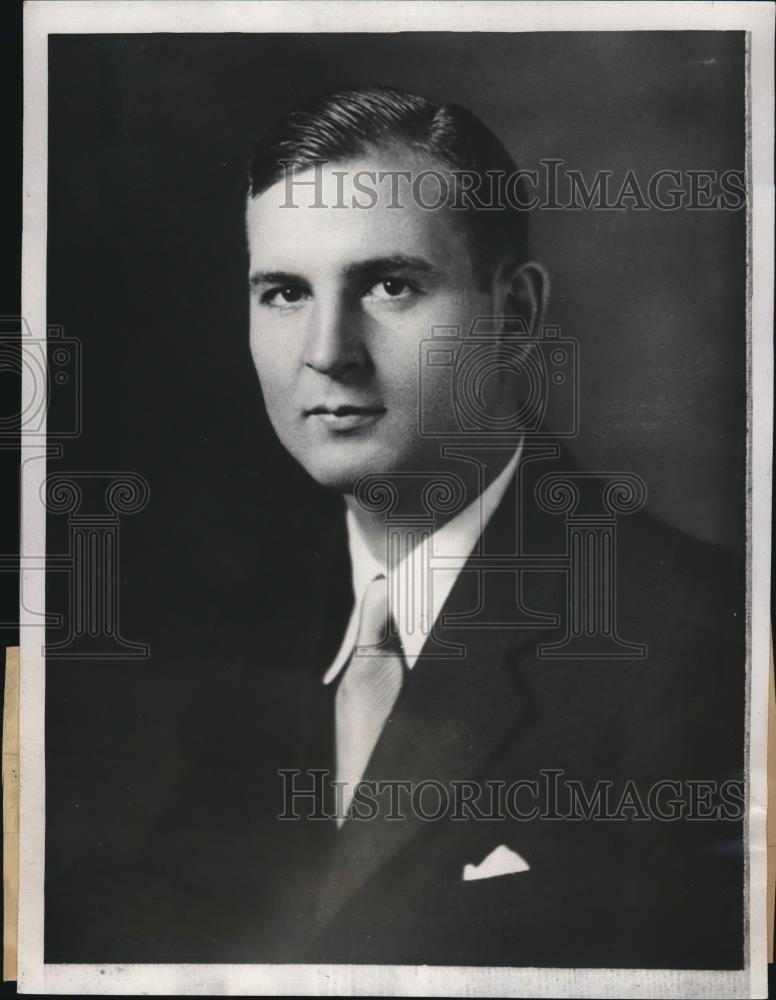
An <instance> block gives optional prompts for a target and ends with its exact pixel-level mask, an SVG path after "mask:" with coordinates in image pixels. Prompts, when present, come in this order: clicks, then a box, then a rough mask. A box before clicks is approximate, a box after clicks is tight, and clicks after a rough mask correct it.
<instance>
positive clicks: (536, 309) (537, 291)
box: [494, 260, 550, 337]
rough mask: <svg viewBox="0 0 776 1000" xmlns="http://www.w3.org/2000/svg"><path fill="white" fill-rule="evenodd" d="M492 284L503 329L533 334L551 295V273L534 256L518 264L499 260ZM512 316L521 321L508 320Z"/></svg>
mask: <svg viewBox="0 0 776 1000" xmlns="http://www.w3.org/2000/svg"><path fill="white" fill-rule="evenodd" d="M494 286H495V287H494V290H495V292H496V295H497V296H498V302H499V312H500V313H501V315H503V316H504V317H505V323H504V328H503V329H504V332H505V333H528V335H529V336H531V337H533V336H535V335H536V334H537V333H538V332H539V329H540V328H541V325H542V321H543V319H544V314H545V310H546V308H547V302H548V300H549V296H550V276H549V274H548V273H547V270H546V268H545V267H544V265H543V264H539V263H538V262H537V261H534V260H529V261H527V262H526V263H524V264H519V265H514V264H511V265H510V264H506V263H505V264H502V265H501V267H500V268H499V270H498V272H497V274H496V279H495V283H494ZM511 317H515V318H518V319H519V320H521V321H522V322H519V321H518V322H512V323H510V322H509V318H511Z"/></svg>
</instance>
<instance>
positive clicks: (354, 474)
mask: <svg viewBox="0 0 776 1000" xmlns="http://www.w3.org/2000/svg"><path fill="white" fill-rule="evenodd" d="M297 460H298V461H299V463H300V464H301V466H302V468H303V469H304V470H305V471H306V472H307V474H308V475H309V476H311V477H312V478H313V479H314V480H315V481H316V483H318V485H319V486H322V487H324V489H327V490H332V491H334V492H336V493H343V494H347V495H350V496H352V495H353V494H355V493H356V491H357V490H359V491H363V490H370V489H374V488H377V487H378V485H379V482H378V481H379V480H381V479H383V480H385V481H386V482H387V481H388V480H390V478H391V473H392V472H393V471H395V467H394V465H393V464H392V463H391V461H390V460H389V459H386V461H384V462H380V461H379V460H378V459H377V458H376V457H375V456H371V457H370V459H368V460H364V459H362V460H360V461H359V460H353V461H349V462H348V461H342V460H341V459H340V460H339V461H326V456H325V455H323V454H321V453H320V452H319V453H318V454H316V455H312V456H311V455H306V456H304V458H299V459H297Z"/></svg>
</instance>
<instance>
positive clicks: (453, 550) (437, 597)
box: [323, 443, 522, 684]
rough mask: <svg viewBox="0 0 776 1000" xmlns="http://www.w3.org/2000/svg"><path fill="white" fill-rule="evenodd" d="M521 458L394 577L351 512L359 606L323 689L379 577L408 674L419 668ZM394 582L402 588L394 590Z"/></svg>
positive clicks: (346, 653) (345, 653) (348, 647)
mask: <svg viewBox="0 0 776 1000" xmlns="http://www.w3.org/2000/svg"><path fill="white" fill-rule="evenodd" d="M521 452H522V443H521V445H520V446H519V447H518V449H517V450H516V451H515V453H514V455H513V456H512V458H511V459H510V460H509V462H508V463H507V465H506V466H505V467H504V468H503V469H502V470H501V472H500V473H499V474H498V476H496V478H495V479H494V480H493V482H492V483H491V484H490V486H488V487H487V489H485V490H483V492H482V493H481V494H480V496H478V497H477V499H476V500H474V501H473V502H472V503H470V504H469V506H468V507H466V508H465V509H464V510H462V511H461V513H460V514H456V516H455V517H454V518H452V520H450V521H448V522H447V523H446V524H444V525H443V526H442V527H441V528H440V529H439V530H438V531H435V532H434V533H433V534H432V535H430V536H428V537H426V538H424V539H422V540H421V541H420V542H419V544H417V545H416V546H415V548H413V549H412V550H411V551H410V552H408V553H407V554H406V555H405V556H404V558H403V559H401V560H400V561H399V562H398V563H397V565H396V567H395V568H394V567H391V570H390V572H389V570H388V569H387V568H386V566H385V565H383V564H382V563H381V562H380V561H379V560H377V559H375V557H374V556H373V555H372V553H371V552H370V551H369V548H368V546H367V543H366V540H365V538H364V535H363V533H362V531H361V529H360V527H359V525H358V523H357V521H356V519H355V517H354V516H353V514H352V513H351V511H350V510H348V512H347V514H346V522H347V528H348V546H349V550H350V563H351V569H352V579H353V593H354V595H355V602H354V605H353V612H352V614H351V616H350V622H349V623H348V627H347V629H346V630H345V636H344V638H343V640H342V645H341V646H340V649H339V652H338V653H337V655H336V656H335V658H334V661H333V662H332V664H331V666H330V667H329V669H328V670H327V671H326V673H325V674H324V677H323V683H324V684H330V683H331V682H332V681H333V680H334V679H335V678H336V677H337V676H338V675H339V673H340V671H341V670H342V668H343V667H344V666H345V664H346V663H347V662H348V659H349V658H350V654H351V653H352V652H353V646H354V645H355V641H356V632H357V631H358V619H359V609H360V607H361V601H362V599H363V596H364V593H365V592H366V589H367V587H368V586H369V584H370V583H371V582H372V580H374V578H375V577H376V576H378V575H380V574H382V575H384V576H387V577H388V580H389V587H390V588H391V589H392V592H393V600H392V602H391V608H392V612H393V616H394V619H395V621H396V627H397V629H398V633H399V638H400V639H401V644H402V650H403V652H404V659H405V662H406V665H407V668H408V669H409V670H411V669H412V668H413V667H414V666H415V664H416V663H417V660H418V657H419V656H420V652H421V650H422V648H423V645H424V643H425V641H426V639H427V638H428V635H429V634H430V632H431V630H432V628H433V627H434V623H435V622H436V620H437V618H438V616H439V612H440V611H441V610H442V608H443V607H444V603H445V601H446V600H447V598H448V595H449V594H450V591H451V590H452V589H453V585H454V584H455V581H456V580H457V579H458V574H459V573H460V572H461V570H462V569H463V567H464V566H465V564H466V561H467V560H468V558H469V556H470V555H471V552H472V550H473V549H474V547H475V545H476V544H477V541H478V539H479V537H480V535H481V534H482V532H483V531H484V530H485V526H486V525H487V523H488V521H490V519H491V517H492V516H493V514H494V512H495V510H496V508H497V507H498V505H499V504H500V503H501V499H502V497H503V496H504V494H505V493H506V491H507V487H508V486H509V483H510V481H511V480H512V479H513V478H514V475H515V469H516V468H517V463H518V462H519V461H520V453H521ZM392 580H393V581H394V582H395V584H398V586H396V585H394V586H391V581H392Z"/></svg>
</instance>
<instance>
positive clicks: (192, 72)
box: [46, 32, 746, 960]
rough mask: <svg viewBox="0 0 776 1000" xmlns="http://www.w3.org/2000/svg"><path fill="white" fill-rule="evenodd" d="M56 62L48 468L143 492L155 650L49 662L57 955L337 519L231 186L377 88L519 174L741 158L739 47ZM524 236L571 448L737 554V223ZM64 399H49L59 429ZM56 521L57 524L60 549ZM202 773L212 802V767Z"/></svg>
mask: <svg viewBox="0 0 776 1000" xmlns="http://www.w3.org/2000/svg"><path fill="white" fill-rule="evenodd" d="M49 55H50V65H49V88H50V104H49V230H48V320H49V323H57V324H61V325H62V326H63V327H64V331H65V334H66V335H67V336H70V337H76V338H78V339H79V340H80V341H81V343H82V349H83V377H82V381H81V386H80V391H81V393H82V401H83V431H82V434H81V436H80V437H78V438H77V439H74V440H69V441H67V443H66V444H65V452H64V457H63V459H62V460H60V461H59V462H51V463H50V465H49V471H50V472H52V473H54V472H57V471H59V470H62V471H66V472H77V471H81V472H84V471H101V472H105V471H108V472H122V471H131V472H136V473H139V474H141V475H142V476H144V477H145V478H146V479H147V480H148V482H149V484H150V489H151V500H150V503H149V505H148V507H147V508H146V509H145V510H143V511H142V512H140V513H137V514H135V515H132V516H127V517H125V518H123V519H122V521H121V529H120V535H121V563H120V567H121V575H120V616H121V630H122V632H123V634H124V636H125V637H126V638H127V639H129V640H135V641H142V642H147V643H150V646H151V658H150V660H147V661H141V662H137V661H135V662H131V661H128V662H106V661H100V660H94V661H89V660H83V661H80V662H79V661H76V662H64V661H58V660H56V659H53V658H51V659H50V660H49V663H48V669H47V837H48V841H47V843H48V848H47V849H48V855H47V913H46V918H47V935H48V936H47V949H48V948H49V945H50V942H51V941H52V940H53V941H54V942H56V941H68V940H69V939H71V940H72V939H73V935H76V937H77V934H78V933H79V931H78V929H79V928H80V927H81V926H87V925H88V926H90V927H93V926H94V925H96V924H98V923H99V914H98V913H94V912H93V910H94V907H95V905H96V904H95V900H96V899H99V894H98V893H97V894H95V893H96V892H97V890H96V889H95V887H98V886H101V887H102V891H106V887H107V888H108V889H110V892H111V895H112V896H113V897H114V898H121V897H122V893H123V892H124V891H125V889H126V888H127V887H128V886H130V885H131V883H132V882H133V880H136V879H137V878H138V873H137V871H136V870H135V869H133V868H132V865H131V863H130V861H129V860H128V859H130V858H132V857H133V856H135V855H136V854H137V852H138V851H143V850H150V851H152V846H153V841H154V836H155V829H156V827H157V825H158V824H160V823H163V822H164V817H165V816H166V815H167V811H169V809H170V808H171V805H170V802H171V799H172V801H174V794H175V790H176V788H178V787H179V786H180V779H181V775H182V774H183V773H184V772H185V769H186V767H187V762H186V759H185V752H184V750H183V749H182V748H183V746H184V742H183V738H182V736H181V732H182V729H183V728H185V726H186V725H187V724H188V723H187V722H186V721H184V720H186V719H190V718H192V717H198V718H199V719H200V720H201V724H200V729H201V731H200V733H199V737H200V739H201V740H202V741H203V742H204V743H205V744H208V743H210V742H212V743H213V753H214V760H218V744H219V731H218V729H217V728H213V729H211V728H209V726H208V722H207V713H206V712H203V711H202V710H201V708H202V706H203V705H207V704H208V699H210V700H211V701H212V702H213V704H214V705H215V704H220V703H221V702H222V701H223V702H224V704H228V699H229V697H230V696H232V695H233V693H234V692H233V690H232V688H234V690H238V689H239V683H238V682H239V679H240V671H241V670H242V669H243V666H242V664H243V663H244V660H245V650H246V649H251V648H254V649H255V651H256V656H255V662H256V663H259V662H260V660H261V655H262V649H261V641H262V640H261V632H260V629H258V627H257V621H258V620H259V618H260V617H261V616H262V615H267V614H270V613H273V611H272V609H276V613H277V614H278V615H286V616H287V618H288V622H287V625H288V628H289V629H293V628H294V620H293V614H292V612H291V611H290V610H289V608H292V607H293V605H292V604H290V603H289V602H288V601H286V600H284V599H283V598H284V596H286V595H287V592H288V591H292V592H293V594H294V596H295V598H296V600H297V601H300V602H303V601H306V600H310V601H315V600H316V599H317V597H318V595H316V594H314V593H311V592H308V591H309V586H308V582H307V572H306V571H307V568H308V566H309V561H310V559H311V558H314V556H313V547H312V544H313V543H312V539H314V538H315V537H316V534H317V527H318V525H319V523H320V522H321V520H322V519H324V518H326V517H328V516H330V515H331V513H332V511H333V510H334V509H335V508H336V506H337V504H338V503H339V501H338V500H337V498H333V497H329V496H326V495H324V494H323V493H322V492H321V491H320V490H319V489H318V488H317V487H315V486H314V485H313V484H311V483H310V482H309V481H308V480H307V478H306V476H305V475H304V474H303V473H302V472H301V471H300V470H298V469H297V468H296V467H295V466H294V465H293V463H292V462H291V460H290V459H288V458H287V457H286V456H285V454H284V453H283V451H282V449H281V448H280V446H279V445H278V444H277V443H276V442H275V440H274V437H273V435H272V433H271V431H270V429H269V427H268V424H267V421H266V418H265V416H264V414H263V409H262V405H261V400H260V394H259V390H258V384H257V380H256V377H255V374H254V372H253V368H252V363H251V359H250V355H249V352H248V341H247V325H248V322H247V320H248V316H247V305H248V303H247V291H246V282H245V270H246V257H245V250H244V235H243V222H242V213H243V199H244V189H245V181H244V177H245V164H246V162H247V159H248V157H249V155H250V153H251V150H252V147H253V144H254V142H255V139H256V137H257V136H258V135H259V134H260V132H261V131H262V130H263V128H264V127H265V126H266V125H267V124H269V123H270V121H271V120H272V119H274V118H276V117H277V116H279V115H282V114H283V113H285V112H286V111H288V110H290V109H291V108H292V107H294V106H295V105H297V104H298V103H299V102H300V101H302V100H305V99H307V98H308V97H310V96H311V95H312V94H314V93H317V92H319V91H321V90H326V89H330V88H333V87H337V86H342V85H347V84H353V83H355V84H358V83H367V82H369V83H371V82H381V83H386V84H392V85H397V86H401V87H405V88H407V89H410V90H412V89H415V90H418V91H420V92H422V93H425V94H427V95H429V96H430V97H432V98H434V97H436V98H439V99H442V100H450V99H452V100H456V101H458V102H460V103H462V104H465V105H467V106H469V107H470V108H471V109H472V110H473V111H475V112H477V113H478V114H480V115H481V116H482V117H483V119H484V120H485V121H486V122H487V123H488V124H489V125H490V126H491V127H492V128H493V129H494V130H495V131H496V132H497V133H498V134H499V135H501V137H502V138H503V139H504V140H505V142H506V144H507V146H508V147H509V148H510V150H511V151H512V152H513V153H514V154H515V156H516V158H517V159H518V162H519V164H520V165H521V166H523V167H529V168H530V167H535V166H537V165H538V161H539V160H540V159H542V158H559V159H563V160H565V161H566V165H567V166H568V167H570V168H574V169H579V170H581V171H582V172H583V174H584V176H585V178H586V179H587V180H588V181H589V180H592V177H593V174H594V172H595V171H596V170H598V169H608V170H612V171H613V172H614V174H615V177H616V178H621V177H622V176H624V174H625V172H626V171H627V170H628V169H633V170H635V171H636V172H637V174H638V176H639V179H640V180H642V182H643V184H644V186H646V182H647V180H648V178H649V177H650V175H651V174H652V173H653V172H655V171H656V170H659V169H674V170H687V169H718V170H720V171H722V170H730V169H739V170H740V169H743V168H744V164H745V158H744V39H743V35H742V34H738V33H736V34H732V33H671V34H668V33H644V32H640V33H632V34H620V33H617V34H614V33H611V34H610V33H590V34H567V33H554V34H531V35H509V36H506V35H491V34H477V35H474V34H434V35H430V34H423V33H412V34H397V35H351V36H334V35H328V36H327V35H296V36H289V35H285V36H278V35H256V36H245V35H220V36H209V35H199V36H195V35H189V36H187V35H157V36H137V35H135V36H67V37H53V38H52V39H51V42H50V51H49ZM534 216H535V218H534V220H533V243H534V247H535V255H536V256H537V257H538V258H540V259H541V260H543V261H544V262H545V264H546V265H547V267H548V268H549V270H550V272H551V274H552V276H553V297H552V303H551V307H550V314H549V316H548V320H549V321H551V322H555V323H558V324H560V326H561V329H562V332H563V334H564V336H570V337H574V338H577V339H578V340H579V342H580V354H581V390H580V407H581V427H582V432H581V434H580V437H579V438H578V439H577V440H576V441H575V442H573V445H572V450H573V451H574V452H575V454H576V455H577V457H578V458H579V459H580V461H581V462H582V463H583V464H584V465H586V466H587V467H589V468H591V469H595V470H612V469H617V470H627V471H632V472H636V473H638V474H640V475H641V476H642V477H643V478H644V479H645V481H646V483H647V485H648V488H649V502H648V507H649V509H650V510H651V511H652V512H653V513H654V514H656V515H657V516H659V517H661V518H663V519H665V520H667V521H669V522H671V523H672V524H673V525H675V526H677V527H679V528H680V529H682V530H684V531H686V532H688V533H691V534H694V535H697V536H698V537H701V538H703V539H705V540H708V541H711V542H713V543H716V544H719V545H722V546H724V547H727V548H731V549H735V550H738V551H741V550H742V548H743V539H744V530H745V519H744V491H745V421H746V391H745V360H746V335H745V260H746V257H745V249H746V242H745V239H746V227H745V223H746V220H745V215H744V212H743V211H739V212H735V213H734V212H724V211H717V212H715V211H705V212H689V211H684V210H682V211H678V212H672V213H667V212H658V211H654V210H652V211H647V212H633V211H628V212H624V213H620V212H601V211H576V212H569V211H554V212H551V211H543V212H537V213H534ZM67 409H68V404H67V401H66V399H65V397H64V396H60V397H56V396H55V398H54V402H53V405H52V410H51V413H50V418H49V428H50V432H51V433H53V434H55V433H56V428H57V426H58V424H57V421H62V422H63V423H62V426H64V421H65V418H66V413H67ZM66 528H67V526H66V519H65V518H64V517H62V516H55V515H52V516H50V518H49V538H48V551H49V553H50V554H56V553H58V552H64V551H65V549H66V546H67V530H66ZM60 582H61V581H57V580H54V579H52V581H51V585H50V588H49V595H48V602H49V609H50V610H52V611H57V610H64V609H65V608H66V607H67V603H66V602H67V594H66V592H64V591H63V590H62V588H61V586H60ZM268 609H271V610H268ZM57 638H59V636H58V635H56V634H52V635H51V636H50V639H51V640H56V639H57ZM230 691H231V694H230ZM216 714H218V713H216ZM219 717H222V716H219ZM221 763H223V767H221V766H220V765H221ZM211 777H212V780H214V781H218V782H224V783H226V785H228V782H229V780H230V778H229V773H228V761H223V762H219V767H218V768H214V770H213V773H212V775H211ZM74 887H78V888H77V889H76V890H74ZM69 928H70V929H72V930H70V931H69ZM68 933H70V935H71V936H70V938H68ZM115 933H116V935H120V933H121V931H120V929H119V928H118V926H117V929H116V932H115ZM52 935H53V937H52ZM110 957H111V953H110V949H108V951H106V960H109V959H110ZM47 958H48V959H49V960H57V959H60V960H61V958H62V954H61V953H58V952H57V951H56V950H54V951H53V952H52V951H47Z"/></svg>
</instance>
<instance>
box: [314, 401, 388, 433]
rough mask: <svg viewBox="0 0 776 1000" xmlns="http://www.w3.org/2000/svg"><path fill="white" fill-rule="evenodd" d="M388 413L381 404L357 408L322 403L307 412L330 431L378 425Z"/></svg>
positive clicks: (345, 404) (348, 404) (344, 404)
mask: <svg viewBox="0 0 776 1000" xmlns="http://www.w3.org/2000/svg"><path fill="white" fill-rule="evenodd" d="M385 412H386V408H385V407H384V406H383V405H382V404H380V403H374V404H369V405H366V406H357V405H354V404H351V403H343V404H341V405H331V404H326V403H322V404H320V405H319V406H313V407H311V408H310V409H308V410H305V411H304V413H305V416H306V417H313V418H314V419H316V420H319V421H320V422H321V423H323V424H324V425H325V426H326V427H328V428H329V429H330V430H334V431H350V430H357V429H358V428H361V427H367V426H369V425H370V424H373V423H376V421H378V420H379V419H380V418H381V417H382V416H383V415H384V414H385Z"/></svg>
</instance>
